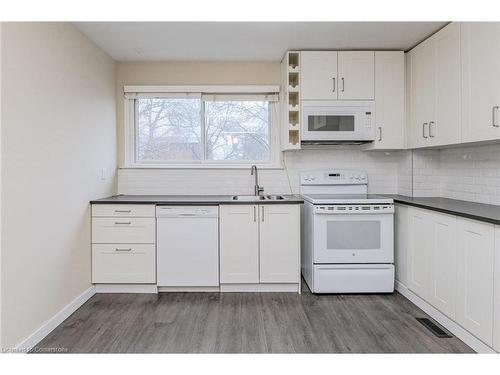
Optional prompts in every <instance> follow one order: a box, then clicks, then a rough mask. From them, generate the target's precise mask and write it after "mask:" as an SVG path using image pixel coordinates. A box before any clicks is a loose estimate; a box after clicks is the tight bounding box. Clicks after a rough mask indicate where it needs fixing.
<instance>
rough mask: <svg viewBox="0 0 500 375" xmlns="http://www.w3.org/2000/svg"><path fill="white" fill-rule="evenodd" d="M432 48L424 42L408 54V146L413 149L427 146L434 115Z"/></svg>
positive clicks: (430, 42) (431, 45) (427, 41)
mask: <svg viewBox="0 0 500 375" xmlns="http://www.w3.org/2000/svg"><path fill="white" fill-rule="evenodd" d="M433 47H434V45H433V43H432V41H430V40H426V41H424V42H422V43H421V44H419V45H418V46H417V47H415V48H414V49H412V50H411V51H410V52H409V53H410V55H409V56H410V60H411V74H410V76H411V77H410V79H411V90H412V91H411V118H410V145H411V146H412V147H414V148H416V147H423V146H426V145H427V142H428V140H429V121H431V118H433V117H434V113H435V108H434V106H435V94H434V58H435V57H434V54H435V51H434V48H433Z"/></svg>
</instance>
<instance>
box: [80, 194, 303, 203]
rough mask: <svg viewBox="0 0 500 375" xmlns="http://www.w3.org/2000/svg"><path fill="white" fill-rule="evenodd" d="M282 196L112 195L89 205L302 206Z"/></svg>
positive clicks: (295, 197) (291, 197)
mask: <svg viewBox="0 0 500 375" xmlns="http://www.w3.org/2000/svg"><path fill="white" fill-rule="evenodd" d="M279 195H283V196H284V197H285V198H287V199H285V200H263V201H250V202H249V201H238V200H233V199H232V197H233V195H113V196H111V197H107V198H102V199H95V200H91V201H90V204H155V205H159V206H161V205H183V206H208V205H220V204H248V205H251V204H302V203H304V200H303V199H302V198H301V197H300V196H298V195H286V194H279Z"/></svg>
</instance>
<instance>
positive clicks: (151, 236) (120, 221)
mask: <svg viewBox="0 0 500 375" xmlns="http://www.w3.org/2000/svg"><path fill="white" fill-rule="evenodd" d="M155 233H156V219H154V218H137V217H127V218H110V217H94V218H92V243H110V244H114V243H150V244H154V243H155V237H156V236H155Z"/></svg>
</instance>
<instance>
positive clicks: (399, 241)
mask: <svg viewBox="0 0 500 375" xmlns="http://www.w3.org/2000/svg"><path fill="white" fill-rule="evenodd" d="M395 209H396V211H395V215H394V234H395V241H394V242H395V243H394V245H395V246H394V250H395V251H394V264H395V268H396V280H397V281H399V282H400V283H402V284H403V285H407V282H408V271H407V270H408V206H402V205H399V204H396V205H395Z"/></svg>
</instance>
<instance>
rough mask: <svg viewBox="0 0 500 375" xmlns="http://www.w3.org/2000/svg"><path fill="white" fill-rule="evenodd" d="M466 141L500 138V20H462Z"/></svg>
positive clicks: (464, 139)
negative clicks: (463, 21)
mask: <svg viewBox="0 0 500 375" xmlns="http://www.w3.org/2000/svg"><path fill="white" fill-rule="evenodd" d="M461 44H462V141H463V142H477V141H487V140H498V139H500V113H499V111H500V110H499V106H500V23H499V22H467V23H462V24H461Z"/></svg>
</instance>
